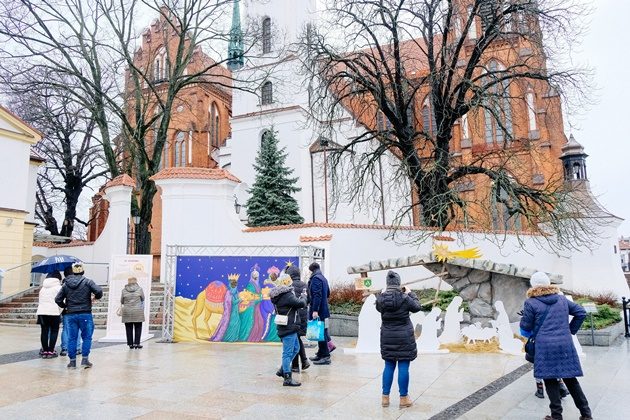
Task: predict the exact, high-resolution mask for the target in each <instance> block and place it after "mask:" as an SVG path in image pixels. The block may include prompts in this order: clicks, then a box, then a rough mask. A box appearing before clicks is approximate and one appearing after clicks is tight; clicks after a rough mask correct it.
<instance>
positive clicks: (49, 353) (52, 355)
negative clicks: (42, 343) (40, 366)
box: [48, 351, 59, 359]
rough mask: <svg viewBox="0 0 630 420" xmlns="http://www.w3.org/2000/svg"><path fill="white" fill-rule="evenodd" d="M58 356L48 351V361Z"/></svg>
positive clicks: (54, 352)
mask: <svg viewBox="0 0 630 420" xmlns="http://www.w3.org/2000/svg"><path fill="white" fill-rule="evenodd" d="M58 356H59V355H58V354H57V352H56V351H49V352H48V358H49V359H54V358H55V357H58Z"/></svg>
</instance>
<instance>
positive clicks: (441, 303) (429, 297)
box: [414, 289, 468, 312]
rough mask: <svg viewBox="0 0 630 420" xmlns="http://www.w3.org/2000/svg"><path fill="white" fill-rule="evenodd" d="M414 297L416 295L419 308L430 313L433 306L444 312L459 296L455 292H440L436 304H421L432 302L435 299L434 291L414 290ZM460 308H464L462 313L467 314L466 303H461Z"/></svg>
mask: <svg viewBox="0 0 630 420" xmlns="http://www.w3.org/2000/svg"><path fill="white" fill-rule="evenodd" d="M414 292H415V293H416V295H418V299H420V303H421V308H422V310H423V311H425V312H426V311H430V310H431V308H432V307H433V306H438V307H439V308H440V309H441V310H442V311H446V308H447V307H448V305H449V304H450V303H451V301H452V300H453V298H454V297H455V296H459V293H457V292H456V291H455V290H448V291H440V292H439V293H438V300H437V303H435V305H434V303H425V304H422V303H423V302H432V301H433V299H435V289H421V290H414ZM461 307H462V308H464V312H468V302H463V303H462V306H461Z"/></svg>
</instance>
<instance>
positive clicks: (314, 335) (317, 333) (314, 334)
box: [306, 318, 325, 341]
mask: <svg viewBox="0 0 630 420" xmlns="http://www.w3.org/2000/svg"><path fill="white" fill-rule="evenodd" d="M324 328H325V326H324V322H323V321H320V319H319V318H316V319H313V320H310V321H308V324H307V325H306V339H307V340H309V341H324V340H325V338H324Z"/></svg>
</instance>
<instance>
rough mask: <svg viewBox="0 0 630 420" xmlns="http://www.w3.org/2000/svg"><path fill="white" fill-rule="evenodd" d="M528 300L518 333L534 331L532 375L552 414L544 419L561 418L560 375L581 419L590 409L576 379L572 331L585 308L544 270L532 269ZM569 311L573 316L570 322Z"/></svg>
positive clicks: (577, 365) (584, 419)
mask: <svg viewBox="0 0 630 420" xmlns="http://www.w3.org/2000/svg"><path fill="white" fill-rule="evenodd" d="M529 283H530V285H531V288H530V289H529V290H528V291H527V298H528V299H527V300H526V301H525V304H524V307H523V316H522V318H521V322H520V329H521V335H522V336H523V337H530V336H531V335H532V334H533V333H534V331H537V333H536V340H535V352H534V377H535V378H540V379H542V380H543V382H544V383H545V387H546V388H547V395H548V396H549V408H550V410H551V415H548V416H546V417H545V419H546V420H552V419H562V399H561V394H560V385H559V381H558V378H562V380H563V382H564V384H565V385H566V387H567V389H568V391H569V393H570V394H571V397H573V401H574V402H575V406H576V407H577V408H578V410H580V420H590V419H592V416H591V409H590V407H589V405H588V400H587V399H586V396H585V395H584V392H583V391H582V388H581V387H580V383H579V382H578V380H577V377H578V376H583V373H582V366H581V364H580V358H579V357H578V354H577V351H576V350H575V346H574V345H573V339H572V337H571V335H575V334H576V333H577V332H578V330H579V329H580V326H581V325H582V323H583V322H584V318H586V311H585V310H584V308H582V307H581V306H580V305H578V304H576V303H574V302H571V301H570V300H568V299H567V298H566V297H564V296H563V295H561V294H560V289H559V288H558V287H557V286H554V285H552V284H551V281H550V279H549V276H547V275H546V274H545V273H543V272H536V273H534V274H533V275H532V276H531V278H530V281H529ZM569 315H571V316H573V319H572V320H571V322H570V323H569Z"/></svg>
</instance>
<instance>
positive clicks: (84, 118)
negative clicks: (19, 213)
mask: <svg viewBox="0 0 630 420" xmlns="http://www.w3.org/2000/svg"><path fill="white" fill-rule="evenodd" d="M64 93H65V91H62V92H59V91H52V90H51V89H49V88H42V89H39V90H32V91H30V92H23V93H22V94H20V95H17V94H14V95H13V96H11V98H10V104H9V106H10V107H11V108H12V110H13V111H15V113H16V114H18V115H19V116H21V117H22V118H23V119H24V120H25V121H27V122H28V123H29V124H31V125H33V126H34V127H36V128H37V129H38V130H40V131H41V132H42V133H43V134H44V138H43V139H42V141H40V142H39V143H38V144H37V145H36V146H35V150H36V151H37V152H38V153H39V154H40V155H41V156H42V157H43V158H44V159H45V160H46V164H45V166H44V167H43V168H42V169H41V170H40V172H39V174H38V178H37V191H36V202H35V217H36V218H37V219H39V220H40V221H41V222H42V223H43V225H44V228H45V229H46V230H48V231H49V232H50V233H51V234H53V235H61V236H67V237H72V236H73V233H74V231H75V223H80V224H82V225H84V226H87V224H88V222H89V221H86V220H81V219H80V218H79V216H78V214H77V207H78V204H79V200H80V197H81V193H82V192H83V190H84V189H85V188H86V187H89V186H90V184H93V183H94V182H97V181H98V180H99V179H105V178H104V176H105V175H106V174H107V173H108V170H107V167H106V165H105V164H104V161H103V158H102V156H101V148H100V147H99V144H98V142H97V141H96V140H95V139H94V136H93V133H94V128H95V123H94V120H92V119H90V115H89V113H88V112H87V111H86V110H85V109H83V108H82V107H80V106H79V105H78V104H77V103H76V102H74V101H73V100H72V99H71V98H69V97H67V96H66V95H64ZM59 213H61V214H62V220H61V223H59V222H58V221H57V218H58V215H59Z"/></svg>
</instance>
